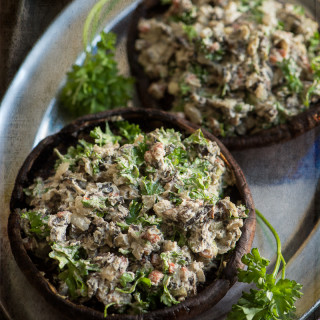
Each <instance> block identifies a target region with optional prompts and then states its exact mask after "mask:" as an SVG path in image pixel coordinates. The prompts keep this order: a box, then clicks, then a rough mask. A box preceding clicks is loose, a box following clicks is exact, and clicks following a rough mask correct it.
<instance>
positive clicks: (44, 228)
mask: <svg viewBox="0 0 320 320" xmlns="http://www.w3.org/2000/svg"><path fill="white" fill-rule="evenodd" d="M21 217H22V218H23V219H27V220H29V223H30V229H29V231H30V233H31V234H33V235H35V236H36V237H37V238H39V239H44V238H45V237H47V236H49V234H50V228H49V226H48V216H46V215H43V214H41V212H38V211H27V212H22V213H21Z"/></svg>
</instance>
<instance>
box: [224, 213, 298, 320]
mask: <svg viewBox="0 0 320 320" xmlns="http://www.w3.org/2000/svg"><path fill="white" fill-rule="evenodd" d="M256 213H257V215H258V216H259V218H261V219H262V221H263V222H264V223H265V224H266V225H267V226H268V228H269V229H270V230H271V232H272V233H273V235H274V237H275V239H276V242H277V260H276V265H275V267H274V270H273V273H272V274H267V266H268V265H269V261H268V260H267V259H265V258H262V257H261V256H260V254H259V250H258V249H257V248H253V249H252V250H251V253H249V254H247V255H244V256H243V257H242V262H243V263H244V264H245V265H246V266H247V267H248V268H247V270H239V272H238V280H239V281H240V282H245V283H254V284H255V285H256V287H257V289H258V290H253V289H251V290H250V292H249V293H247V292H243V293H242V297H241V298H240V299H239V301H238V303H237V304H235V305H233V306H232V310H231V312H230V313H229V314H228V317H227V320H253V319H254V320H260V319H261V320H271V319H274V320H280V319H287V320H289V319H292V317H293V313H294V311H295V310H296V308H295V306H294V304H295V302H296V300H297V299H299V298H300V297H301V295H302V293H301V292H300V289H301V288H302V286H301V285H300V284H298V283H297V282H295V281H294V280H289V279H286V278H285V266H286V263H285V260H284V258H283V256H282V253H281V242H280V238H279V236H278V234H277V232H276V231H275V229H274V228H273V227H272V226H271V224H270V223H269V221H268V220H267V219H266V218H265V217H264V216H263V215H262V214H261V213H260V212H259V211H258V210H256ZM281 262H282V263H283V267H282V271H281V278H280V279H279V280H277V276H278V274H279V268H280V264H281Z"/></svg>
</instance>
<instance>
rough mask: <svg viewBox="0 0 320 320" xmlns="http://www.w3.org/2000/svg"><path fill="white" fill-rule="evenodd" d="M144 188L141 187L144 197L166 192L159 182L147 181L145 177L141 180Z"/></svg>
mask: <svg viewBox="0 0 320 320" xmlns="http://www.w3.org/2000/svg"><path fill="white" fill-rule="evenodd" d="M141 183H142V186H141V194H142V195H149V196H151V195H154V194H160V193H162V192H164V189H163V187H162V185H161V184H160V183H159V182H157V181H152V180H147V178H146V177H144V178H143V179H142V180H141Z"/></svg>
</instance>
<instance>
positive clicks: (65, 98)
mask: <svg viewBox="0 0 320 320" xmlns="http://www.w3.org/2000/svg"><path fill="white" fill-rule="evenodd" d="M100 35H101V40H100V41H99V42H98V43H97V49H96V52H94V51H93V48H91V51H86V57H85V60H84V62H83V64H82V65H80V66H79V65H73V67H72V70H71V71H70V72H68V73H67V82H66V84H65V86H64V87H63V88H62V91H61V94H60V101H61V103H62V105H63V108H64V110H66V111H67V112H68V113H69V114H72V115H74V116H80V115H84V114H88V113H96V112H99V111H103V110H107V109H113V108H115V107H121V106H126V105H127V103H128V101H129V99H131V98H132V94H133V79H132V78H126V77H124V76H122V75H119V74H118V67H117V62H116V61H115V60H114V56H115V43H116V36H115V34H113V33H108V34H106V33H104V32H102V33H101V34H100Z"/></svg>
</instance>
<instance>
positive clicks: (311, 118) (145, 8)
mask: <svg viewBox="0 0 320 320" xmlns="http://www.w3.org/2000/svg"><path fill="white" fill-rule="evenodd" d="M167 8H168V6H164V5H161V2H160V1H159V0H144V1H143V2H142V3H141V4H140V5H139V6H138V7H137V8H136V10H135V11H134V12H133V15H132V19H131V23H130V25H129V28H128V36H127V55H128V61H129V65H130V70H131V73H132V75H133V76H134V77H135V78H136V79H137V81H136V88H137V93H138V96H139V99H140V102H141V106H142V107H143V108H156V109H162V110H166V111H169V110H170V109H171V108H172V103H173V100H174V97H173V96H172V95H170V94H169V93H165V96H164V97H163V98H162V99H160V100H156V99H155V98H153V97H152V96H151V95H150V94H149V93H148V88H149V86H150V84H151V82H152V81H151V79H150V78H148V76H147V74H146V73H145V72H144V69H143V67H142V65H140V63H139V62H138V57H139V52H138V51H137V50H136V49H135V41H136V39H138V37H139V31H138V22H139V20H140V18H152V17H155V16H157V15H160V14H162V13H163V12H164V11H165V10H167ZM319 123H320V102H317V103H315V104H311V105H310V108H309V109H308V110H307V111H304V112H302V113H300V114H298V115H296V116H294V117H292V118H290V119H289V120H288V121H287V123H285V124H281V125H277V126H274V127H272V128H270V129H266V130H262V131H260V132H258V133H256V134H252V135H245V136H235V137H225V138H223V137H219V138H220V140H221V141H222V142H223V143H224V145H225V146H226V147H227V148H228V149H229V150H241V149H246V148H254V147H264V146H268V145H272V144H275V143H278V142H283V141H287V140H290V139H293V138H295V137H297V136H299V135H301V134H303V133H304V132H306V131H308V130H311V129H313V128H315V127H316V126H318V125H319Z"/></svg>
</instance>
